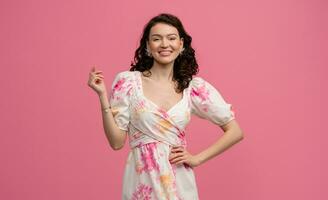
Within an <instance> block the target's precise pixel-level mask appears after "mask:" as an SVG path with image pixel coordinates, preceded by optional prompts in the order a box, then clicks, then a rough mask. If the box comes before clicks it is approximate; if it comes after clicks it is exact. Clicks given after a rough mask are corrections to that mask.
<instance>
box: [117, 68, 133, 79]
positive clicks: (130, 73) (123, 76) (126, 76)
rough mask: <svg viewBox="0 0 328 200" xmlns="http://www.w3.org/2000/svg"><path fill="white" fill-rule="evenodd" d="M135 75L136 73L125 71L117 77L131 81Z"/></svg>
mask: <svg viewBox="0 0 328 200" xmlns="http://www.w3.org/2000/svg"><path fill="white" fill-rule="evenodd" d="M134 74H135V71H129V70H124V71H119V72H117V73H116V75H115V77H118V78H128V79H131V78H132V77H133V75H134Z"/></svg>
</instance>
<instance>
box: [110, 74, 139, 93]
mask: <svg viewBox="0 0 328 200" xmlns="http://www.w3.org/2000/svg"><path fill="white" fill-rule="evenodd" d="M134 74H135V72H134V71H129V70H125V71H119V72H117V73H116V75H115V77H114V81H113V83H112V88H125V89H131V88H132V86H133V85H134Z"/></svg>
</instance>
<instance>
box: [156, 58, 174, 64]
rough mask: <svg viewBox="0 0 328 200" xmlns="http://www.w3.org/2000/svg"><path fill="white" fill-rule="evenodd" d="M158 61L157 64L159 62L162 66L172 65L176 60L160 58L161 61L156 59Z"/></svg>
mask: <svg viewBox="0 0 328 200" xmlns="http://www.w3.org/2000/svg"><path fill="white" fill-rule="evenodd" d="M155 60H156V62H158V63H160V64H170V63H172V62H174V60H175V58H173V59H172V58H166V59H165V58H164V59H163V58H160V59H155Z"/></svg>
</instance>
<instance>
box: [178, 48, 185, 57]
mask: <svg viewBox="0 0 328 200" xmlns="http://www.w3.org/2000/svg"><path fill="white" fill-rule="evenodd" d="M184 49H185V48H182V49H181V51H180V53H179V55H180V56H181V55H182V54H183V51H184Z"/></svg>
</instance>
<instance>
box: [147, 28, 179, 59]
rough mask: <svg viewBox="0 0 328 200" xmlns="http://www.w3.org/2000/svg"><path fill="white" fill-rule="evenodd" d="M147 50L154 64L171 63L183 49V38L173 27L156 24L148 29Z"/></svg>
mask: <svg viewBox="0 0 328 200" xmlns="http://www.w3.org/2000/svg"><path fill="white" fill-rule="evenodd" d="M147 49H148V51H149V52H150V53H151V55H152V57H153V58H154V60H155V61H156V62H158V63H160V64H168V63H172V62H174V60H175V59H176V58H177V57H178V55H179V53H180V51H182V49H183V38H180V37H179V32H178V30H177V29H176V28H175V27H174V26H171V25H168V24H164V23H157V24H156V25H154V26H153V27H152V28H151V29H150V34H149V39H148V42H147Z"/></svg>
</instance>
